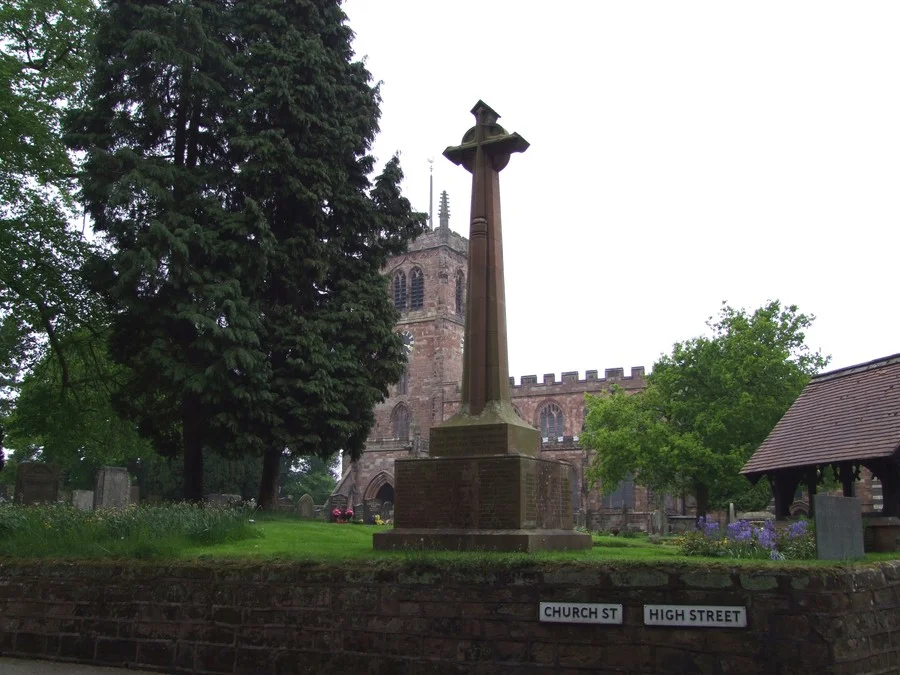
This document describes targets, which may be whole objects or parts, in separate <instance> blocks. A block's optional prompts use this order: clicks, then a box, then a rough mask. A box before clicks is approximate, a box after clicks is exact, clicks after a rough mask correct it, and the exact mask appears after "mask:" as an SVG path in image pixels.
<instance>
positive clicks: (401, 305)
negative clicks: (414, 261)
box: [394, 271, 406, 311]
mask: <svg viewBox="0 0 900 675" xmlns="http://www.w3.org/2000/svg"><path fill="white" fill-rule="evenodd" d="M394 307H396V308H397V309H399V310H400V311H403V310H404V309H406V274H405V273H404V272H402V271H399V272H397V273H396V274H395V275H394Z"/></svg>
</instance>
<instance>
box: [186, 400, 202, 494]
mask: <svg viewBox="0 0 900 675" xmlns="http://www.w3.org/2000/svg"><path fill="white" fill-rule="evenodd" d="M197 415H198V413H197V411H196V410H194V408H193V406H191V405H190V403H187V402H186V403H183V404H182V416H181V429H182V431H181V433H182V441H183V444H184V499H185V501H188V502H194V503H198V504H199V503H200V502H201V501H203V437H202V435H201V433H200V427H199V425H198V424H197Z"/></svg>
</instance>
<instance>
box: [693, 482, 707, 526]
mask: <svg viewBox="0 0 900 675" xmlns="http://www.w3.org/2000/svg"><path fill="white" fill-rule="evenodd" d="M694 497H696V499H697V517H698V518H699V517H701V516H705V515H706V512H707V511H708V510H709V488H708V487H707V486H706V485H704V484H703V483H694Z"/></svg>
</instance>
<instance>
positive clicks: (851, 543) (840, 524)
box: [813, 495, 865, 560]
mask: <svg viewBox="0 0 900 675" xmlns="http://www.w3.org/2000/svg"><path fill="white" fill-rule="evenodd" d="M813 500H814V501H813V512H814V513H815V520H816V557H817V558H818V559H819V560H848V559H852V558H862V557H863V556H864V555H865V552H864V550H863V524H862V503H861V502H860V500H859V498H858V497H832V496H831V495H813Z"/></svg>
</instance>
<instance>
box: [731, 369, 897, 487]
mask: <svg viewBox="0 0 900 675" xmlns="http://www.w3.org/2000/svg"><path fill="white" fill-rule="evenodd" d="M894 455H900V354H894V355H893V356H887V357H885V358H881V359H877V360H875V361H870V362H869V363H862V364H859V365H856V366H850V367H848V368H841V369H840V370H835V371H832V372H830V373H823V374H821V375H817V376H816V377H814V378H813V379H812V380H811V381H810V383H809V384H808V385H807V386H806V388H805V389H804V390H803V393H801V394H800V396H799V397H798V398H797V400H796V401H795V402H794V404H793V405H792V406H791V407H790V409H789V410H788V411H787V412H786V413H785V415H784V417H782V418H781V420H780V421H779V422H778V424H777V425H776V426H775V428H774V429H773V430H772V432H771V433H770V434H769V436H768V438H766V440H765V441H763V444H762V445H760V446H759V449H758V450H757V451H756V452H755V453H753V456H752V457H751V458H750V460H749V461H748V462H747V463H746V464H745V465H744V468H743V469H742V470H741V473H742V474H745V475H747V476H748V477H759V476H760V475H762V474H764V473H768V472H770V471H773V470H777V469H786V468H791V467H803V466H814V465H821V464H831V463H833V462H858V461H860V460H865V459H875V458H883V457H891V456H894Z"/></svg>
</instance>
